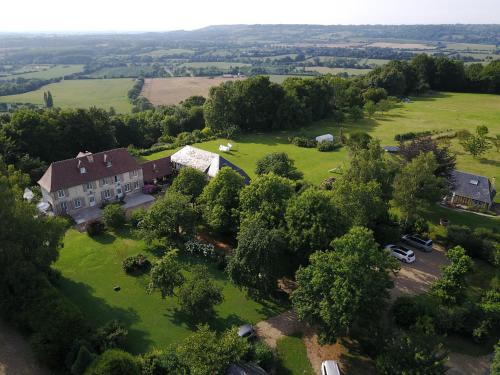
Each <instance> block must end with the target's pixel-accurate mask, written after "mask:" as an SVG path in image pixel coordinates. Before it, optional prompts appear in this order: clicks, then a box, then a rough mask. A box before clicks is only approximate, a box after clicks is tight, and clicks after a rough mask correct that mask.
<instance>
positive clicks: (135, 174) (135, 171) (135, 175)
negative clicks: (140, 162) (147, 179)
mask: <svg viewBox="0 0 500 375" xmlns="http://www.w3.org/2000/svg"><path fill="white" fill-rule="evenodd" d="M138 175H139V172H137V169H136V170H133V171H132V176H134V177H137V176H138Z"/></svg>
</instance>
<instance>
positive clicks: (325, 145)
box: [318, 141, 342, 152]
mask: <svg viewBox="0 0 500 375" xmlns="http://www.w3.org/2000/svg"><path fill="white" fill-rule="evenodd" d="M340 147H342V145H341V144H340V143H338V142H333V141H325V142H320V143H318V151H321V152H328V151H335V150H337V149H339V148H340Z"/></svg>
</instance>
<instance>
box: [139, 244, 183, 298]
mask: <svg viewBox="0 0 500 375" xmlns="http://www.w3.org/2000/svg"><path fill="white" fill-rule="evenodd" d="M181 270H182V266H181V264H180V263H179V262H178V260H177V251H176V250H171V251H169V252H168V253H166V254H165V255H164V256H163V257H162V258H161V259H160V260H158V261H157V262H156V263H155V264H154V266H153V268H151V280H150V282H149V286H148V290H149V292H150V293H152V292H154V291H155V290H159V291H160V293H161V298H165V297H172V296H173V295H175V288H178V287H180V286H181V285H182V284H184V282H185V278H184V276H183V275H182V273H181Z"/></svg>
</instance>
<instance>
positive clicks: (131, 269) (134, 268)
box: [122, 254, 151, 274]
mask: <svg viewBox="0 0 500 375" xmlns="http://www.w3.org/2000/svg"><path fill="white" fill-rule="evenodd" d="M150 267H151V262H150V261H149V260H148V258H146V256H144V255H142V254H137V255H133V256H130V257H127V258H125V259H124V260H123V263H122V268H123V270H124V271H125V272H126V273H128V274H139V273H143V272H146V271H147V270H148V269H149V268H150Z"/></svg>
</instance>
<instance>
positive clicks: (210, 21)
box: [0, 0, 500, 31]
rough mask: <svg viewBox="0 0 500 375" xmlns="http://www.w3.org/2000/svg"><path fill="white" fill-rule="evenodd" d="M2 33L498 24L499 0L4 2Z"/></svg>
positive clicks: (1, 8)
mask: <svg viewBox="0 0 500 375" xmlns="http://www.w3.org/2000/svg"><path fill="white" fill-rule="evenodd" d="M0 4H1V6H0V14H1V21H0V31H146V30H151V31H162V30H178V29H186V30H191V29H196V28H200V27H204V26H208V25H218V24H237V23H246V24H254V23H302V24H303V23H309V24H416V23H418V24H422V23H424V24H426V23H499V22H500V0H474V1H471V0H300V1H298V0H246V1H241V0H175V1H172V0H0Z"/></svg>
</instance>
